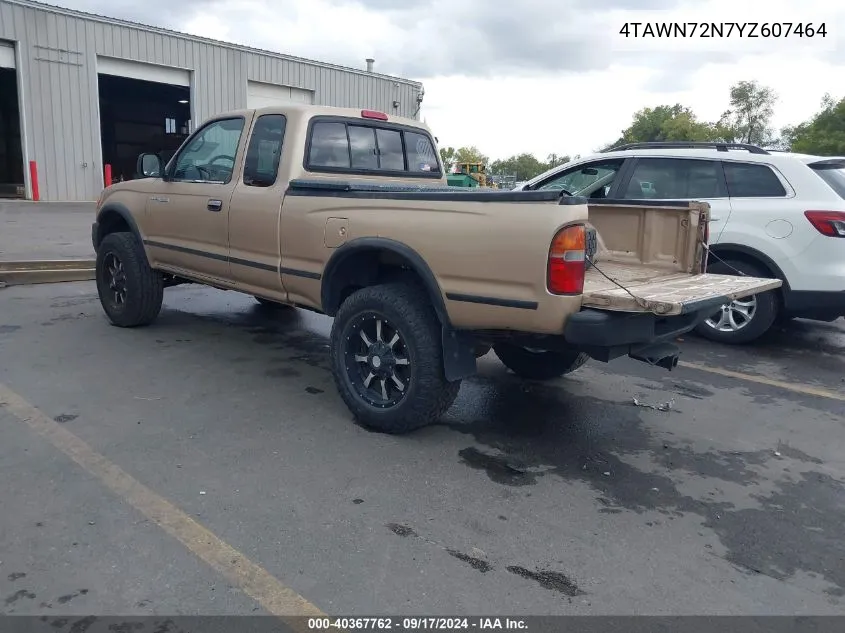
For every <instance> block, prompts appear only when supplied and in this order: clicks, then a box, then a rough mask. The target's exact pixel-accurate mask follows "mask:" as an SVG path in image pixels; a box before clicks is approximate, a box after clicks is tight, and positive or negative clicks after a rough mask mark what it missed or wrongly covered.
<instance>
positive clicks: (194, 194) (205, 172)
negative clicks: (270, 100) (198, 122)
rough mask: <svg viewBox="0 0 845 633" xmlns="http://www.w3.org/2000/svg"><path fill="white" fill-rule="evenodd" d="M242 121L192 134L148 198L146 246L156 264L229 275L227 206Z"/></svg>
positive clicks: (236, 165)
mask: <svg viewBox="0 0 845 633" xmlns="http://www.w3.org/2000/svg"><path fill="white" fill-rule="evenodd" d="M247 123H248V121H246V120H245V119H244V117H243V116H230V117H227V118H221V119H216V120H212V121H209V122H208V123H206V124H205V125H204V126H203V127H202V128H200V129H199V130H197V132H196V134H194V135H193V136H192V137H191V138H190V139H189V140H188V141H187V142H186V143H185V145H184V146H183V147H182V148H181V149H180V151H179V153H178V154H177V155H176V156H175V157H174V159H173V160H172V161H171V163H170V164H169V165H168V170H167V175H166V177H165V178H164V179H163V180H162V181H161V183H160V187H159V189H158V191H157V192H156V193H154V194H152V195H150V196H149V199H148V201H147V214H148V221H149V222H148V223H149V231H148V236H147V246H148V248H149V249H150V253H151V255H152V257H153V259H154V260H155V262H157V263H158V264H159V265H163V266H167V267H169V268H172V269H176V270H177V271H185V272H186V273H190V274H192V275H195V276H199V277H206V278H212V279H217V280H225V279H227V278H228V277H229V253H228V251H229V203H230V200H231V198H232V192H233V191H234V188H235V183H236V182H237V178H238V176H239V174H240V169H239V166H240V163H241V154H242V152H243V150H242V145H243V143H242V140H243V136H244V135H243V131H244V129H245V127H246V125H247Z"/></svg>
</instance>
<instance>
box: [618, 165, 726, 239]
mask: <svg viewBox="0 0 845 633" xmlns="http://www.w3.org/2000/svg"><path fill="white" fill-rule="evenodd" d="M628 173H629V174H630V175H629V176H627V178H626V179H625V182H623V183H621V187H620V192H619V198H620V199H623V200H690V201H694V200H697V201H699V202H706V203H707V204H709V205H710V243H711V244H715V243H716V242H718V241H719V236H720V235H721V233H722V231H723V230H724V228H725V225H726V224H727V222H728V218H729V217H730V215H731V202H730V199H729V198H728V189H727V185H726V184H725V174H724V171H723V169H722V163H721V161H718V160H708V159H700V158H678V157H654V158H651V157H640V158H636V159H635V161H634V163H633V165H632V166H631V169H630V171H629V172H628Z"/></svg>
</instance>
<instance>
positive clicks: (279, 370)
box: [264, 367, 302, 378]
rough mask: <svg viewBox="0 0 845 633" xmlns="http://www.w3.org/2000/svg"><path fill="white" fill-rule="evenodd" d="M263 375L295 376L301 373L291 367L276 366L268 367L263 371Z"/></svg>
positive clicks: (277, 376)
mask: <svg viewBox="0 0 845 633" xmlns="http://www.w3.org/2000/svg"><path fill="white" fill-rule="evenodd" d="M264 375H265V376H269V377H270V378H295V377H297V376H301V375H302V374H301V373H300V372H299V371H297V370H296V369H294V368H293V367H276V368H275V369H268V370H267V371H265V372H264Z"/></svg>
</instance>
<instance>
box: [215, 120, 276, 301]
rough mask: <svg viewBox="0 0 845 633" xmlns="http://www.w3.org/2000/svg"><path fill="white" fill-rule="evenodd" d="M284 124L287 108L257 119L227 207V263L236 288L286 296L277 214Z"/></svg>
mask: <svg viewBox="0 0 845 633" xmlns="http://www.w3.org/2000/svg"><path fill="white" fill-rule="evenodd" d="M286 125H287V119H286V117H285V116H284V115H283V114H264V115H261V116H259V117H257V118H256V119H255V122H254V123H253V126H252V133H251V134H250V136H249V142H248V143H247V149H246V156H245V158H244V168H243V173H242V175H241V178H240V182H238V185H237V187H235V192H234V195H233V196H232V204H231V207H230V209H229V264H230V266H231V274H232V278H233V279H234V281H235V282H236V283H237V285H238V290H241V291H243V292H248V293H250V294H254V295H258V296H260V297H266V298H268V299H280V300H282V301H284V300H285V299H286V298H287V295H286V294H285V292H284V287H283V285H282V276H281V273H280V271H279V264H280V262H281V251H280V249H279V239H280V235H279V214H280V213H281V207H282V201H283V199H284V195H285V187H286V186H287V182H285V181H280V179H279V162H280V160H281V155H282V148H283V146H284V138H285V128H286Z"/></svg>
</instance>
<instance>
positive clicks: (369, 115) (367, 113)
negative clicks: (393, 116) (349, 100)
mask: <svg viewBox="0 0 845 633" xmlns="http://www.w3.org/2000/svg"><path fill="white" fill-rule="evenodd" d="M361 117H362V118H364V119H377V120H379V121H387V115H386V114H385V113H384V112H379V111H377V110H361Z"/></svg>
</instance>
